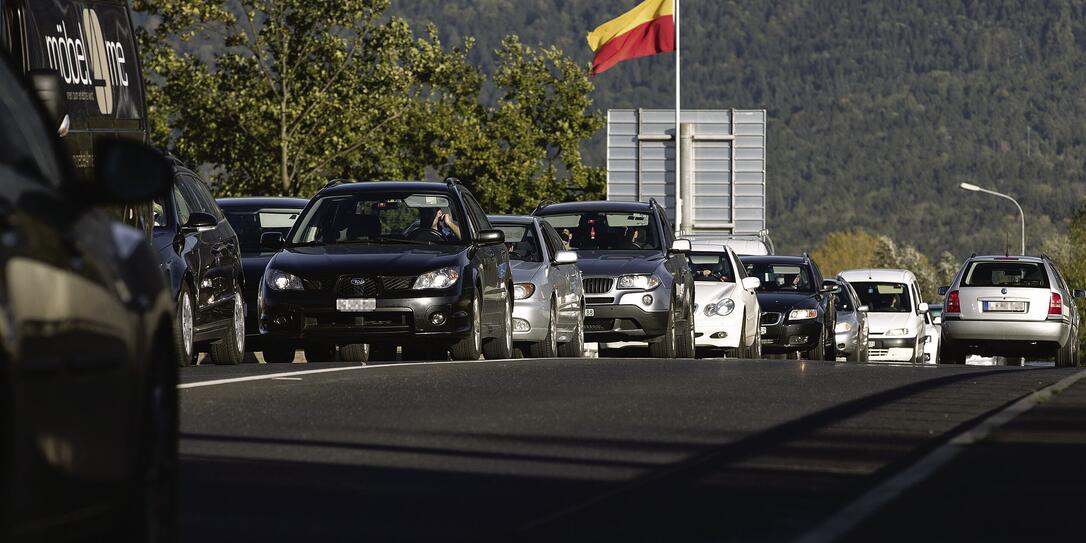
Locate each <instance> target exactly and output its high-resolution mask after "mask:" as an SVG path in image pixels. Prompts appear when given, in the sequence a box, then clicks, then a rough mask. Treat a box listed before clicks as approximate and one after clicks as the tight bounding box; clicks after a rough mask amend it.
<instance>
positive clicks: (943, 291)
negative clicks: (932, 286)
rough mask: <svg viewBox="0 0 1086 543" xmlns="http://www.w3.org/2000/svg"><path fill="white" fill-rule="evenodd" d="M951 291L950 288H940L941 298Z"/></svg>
mask: <svg viewBox="0 0 1086 543" xmlns="http://www.w3.org/2000/svg"><path fill="white" fill-rule="evenodd" d="M949 291H950V287H939V296H946V293H947V292H949Z"/></svg>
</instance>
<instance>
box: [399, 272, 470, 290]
mask: <svg viewBox="0 0 1086 543" xmlns="http://www.w3.org/2000/svg"><path fill="white" fill-rule="evenodd" d="M457 279H460V272H459V271H457V270H455V269H453V268H441V269H440V270H434V271H432V272H426V273H424V274H422V275H420V276H419V277H418V279H415V286H413V287H411V288H412V289H414V290H425V289H428V288H449V287H451V286H453V285H455V284H456V280H457Z"/></svg>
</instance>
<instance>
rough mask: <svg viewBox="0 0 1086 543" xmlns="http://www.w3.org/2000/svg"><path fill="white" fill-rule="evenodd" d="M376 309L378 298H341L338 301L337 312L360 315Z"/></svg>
mask: <svg viewBox="0 0 1086 543" xmlns="http://www.w3.org/2000/svg"><path fill="white" fill-rule="evenodd" d="M375 309H377V299H376V298H339V299H337V300H336V311H344V312H348V313H360V312H362V311H373V310H375Z"/></svg>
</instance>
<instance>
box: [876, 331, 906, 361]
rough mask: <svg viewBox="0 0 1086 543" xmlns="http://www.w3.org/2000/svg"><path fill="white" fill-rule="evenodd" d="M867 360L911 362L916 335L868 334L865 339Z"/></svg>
mask: <svg viewBox="0 0 1086 543" xmlns="http://www.w3.org/2000/svg"><path fill="white" fill-rule="evenodd" d="M867 355H868V360H870V361H872V362H912V361H913V360H914V358H915V357H916V336H913V337H896V336H895V337H882V336H874V335H872V336H870V337H869V338H868V340H867Z"/></svg>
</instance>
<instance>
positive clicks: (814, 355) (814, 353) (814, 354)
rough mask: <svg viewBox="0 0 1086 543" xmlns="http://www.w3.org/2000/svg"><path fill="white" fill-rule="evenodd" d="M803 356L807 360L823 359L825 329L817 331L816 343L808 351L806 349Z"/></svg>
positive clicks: (824, 352)
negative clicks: (805, 354) (805, 353)
mask: <svg viewBox="0 0 1086 543" xmlns="http://www.w3.org/2000/svg"><path fill="white" fill-rule="evenodd" d="M804 358H806V359H807V360H824V359H825V358H826V330H825V329H822V330H821V331H820V332H819V333H818V345H817V346H816V347H815V348H814V349H811V350H810V351H807V356H805V357H804Z"/></svg>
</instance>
